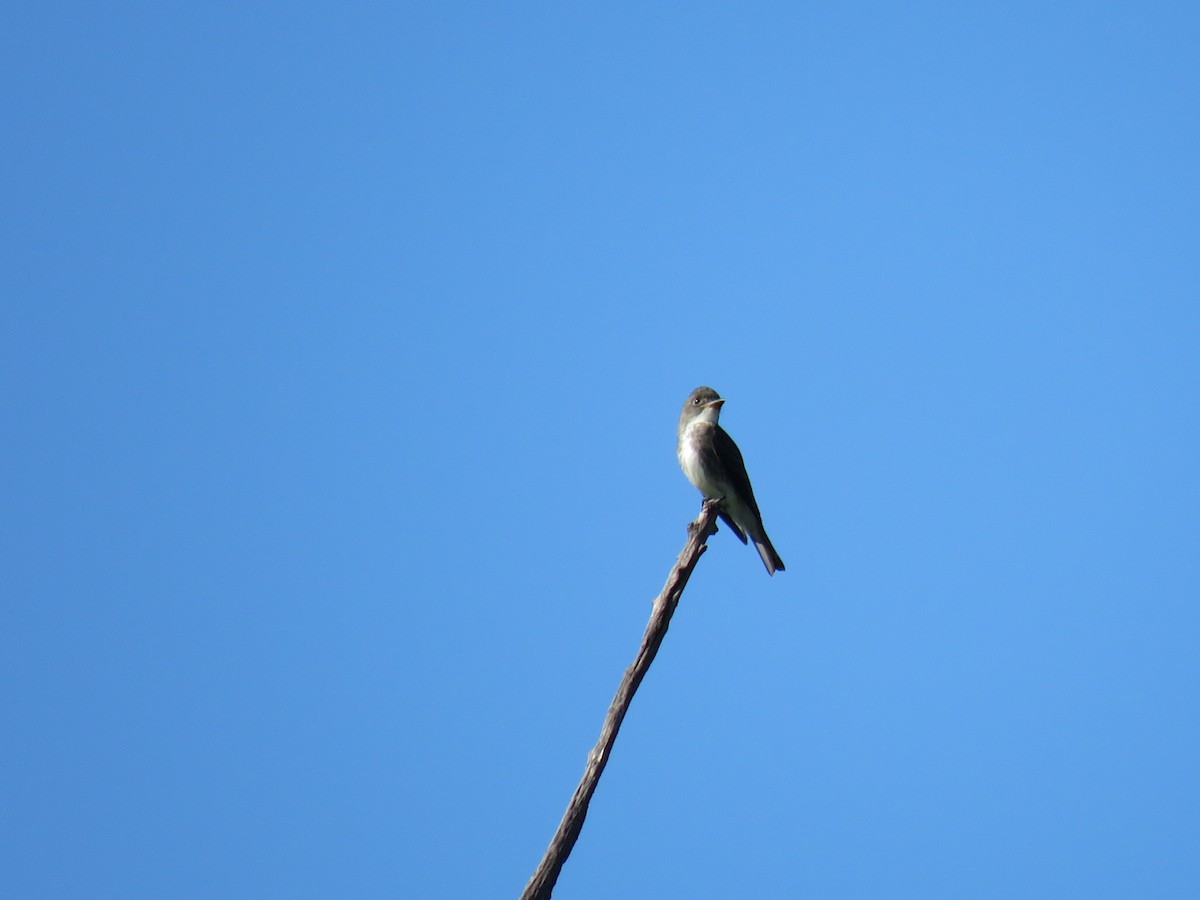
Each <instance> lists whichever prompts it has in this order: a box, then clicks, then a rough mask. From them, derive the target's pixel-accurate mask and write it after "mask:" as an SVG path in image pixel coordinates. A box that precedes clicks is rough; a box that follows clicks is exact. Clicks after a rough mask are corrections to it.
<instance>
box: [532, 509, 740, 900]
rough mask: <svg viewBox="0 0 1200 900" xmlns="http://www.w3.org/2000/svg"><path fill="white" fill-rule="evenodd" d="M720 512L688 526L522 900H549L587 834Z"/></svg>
mask: <svg viewBox="0 0 1200 900" xmlns="http://www.w3.org/2000/svg"><path fill="white" fill-rule="evenodd" d="M719 507H720V501H719V500H705V501H704V505H703V507H702V508H701V510H700V515H699V516H698V517H697V518H696V520H695V521H694V522H689V523H688V539H687V543H686V544H685V545H684V547H683V552H681V553H680V554H679V557H678V559H676V560H675V565H674V566H673V567H672V569H671V574H670V575H668V576H667V583H666V584H665V585H663V589H662V593H660V594H659V595H658V596H657V597H656V598H655V599H654V606H653V608H652V609H651V612H650V621H649V622H648V623H647V625H646V631H645V633H644V634H643V635H642V645H641V646H640V647H639V648H638V652H637V656H636V657H635V658H634V660H633V664H632V665H630V667H629V668H628V669H626V670H625V675H624V677H623V678H622V679H621V684H620V686H619V687H618V688H617V693H616V696H614V697H613V700H612V703H611V704H609V707H608V714H607V715H606V716H605V717H604V727H603V728H601V729H600V739H599V740H598V741H597V742H596V746H595V747H593V748H592V750H591V752H590V753H589V754H588V760H587V766H586V767H585V768H584V770H583V778H581V779H580V781H579V787H577V788H575V794H574V796H572V797H571V802H570V803H569V804H567V811H566V813H564V815H563V817H562V821H561V822H559V824H558V831H556V832H555V833H554V837H553V838H552V839H551V841H550V846H549V847H547V848H546V854H545V855H544V856H543V857H542V861H541V862H540V863H538V867H537V869H535V870H534V873H533V877H532V878H530V879H529V883H528V884H527V885H525V890H524V891H523V892H522V894H521V900H548V898H549V897H550V894H551V892H552V891H553V890H554V884H555V882H557V881H558V875H559V872H561V871H562V867H563V863H565V862H566V861H567V857H568V856H570V855H571V850H572V849H573V848H574V846H575V841H576V840H578V838H579V832H580V831H581V830H583V820H584V818H585V817H586V816H587V811H588V804H589V803H590V802H591V800H592V794H594V793H596V785H597V784H599V782H600V775H601V774H602V773H603V772H604V767H605V765H607V764H608V756H609V753H610V752H612V746H613V743H614V742H615V741H616V739H617V732H618V731H619V730H620V728H621V722H622V721H623V720H624V718H625V713H626V712H628V711H629V704H630V703H631V702H632V701H633V695H634V693H635V692H636V691H637V689H638V685H640V684H641V683H642V678H644V677H645V675H646V671H647V670H648V669H649V668H650V663H652V662H654V657H655V655H656V654H657V653H658V648H659V646H660V645H661V644H662V642H663V638H664V637H665V636H666V634H667V626H668V625H670V624H671V616H672V615H674V614H675V607H677V606H678V605H679V598H680V596H681V595H682V594H683V589H684V588H685V587H686V586H687V583H688V578H690V577H691V574H692V569H694V568H696V563H697V562H699V560H700V556H701V554H703V553H704V550H705V544H706V542H707V541H708V538H709V535H712V534H716V532H717V513H718V511H719Z"/></svg>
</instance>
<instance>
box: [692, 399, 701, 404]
mask: <svg viewBox="0 0 1200 900" xmlns="http://www.w3.org/2000/svg"><path fill="white" fill-rule="evenodd" d="M699 405H700V398H699V397H697V398H696V399H695V400H693V401H692V406H699Z"/></svg>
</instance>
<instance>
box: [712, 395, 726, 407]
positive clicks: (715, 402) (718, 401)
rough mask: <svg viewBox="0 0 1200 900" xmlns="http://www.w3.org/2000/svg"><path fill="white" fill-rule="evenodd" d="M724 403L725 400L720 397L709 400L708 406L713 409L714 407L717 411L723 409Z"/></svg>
mask: <svg viewBox="0 0 1200 900" xmlns="http://www.w3.org/2000/svg"><path fill="white" fill-rule="evenodd" d="M724 402H725V398H724V397H718V398H717V399H716V400H709V401H708V405H709V406H711V407H714V408H715V409H720V408H721V405H722V404H723V403H724Z"/></svg>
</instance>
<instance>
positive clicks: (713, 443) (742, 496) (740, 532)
mask: <svg viewBox="0 0 1200 900" xmlns="http://www.w3.org/2000/svg"><path fill="white" fill-rule="evenodd" d="M724 403H725V401H724V399H722V397H721V395H720V394H718V393H717V392H716V391H714V390H713V389H712V388H710V387H698V388H696V389H695V390H694V391H692V392H691V393H690V394H688V398H687V400H685V401H684V403H683V411H682V412H681V413H680V414H679V443H678V444H677V445H676V453H677V454H678V456H679V465H680V468H682V469H683V474H684V475H686V476H687V480H688V481H690V482H691V483H692V485H693V486H694V487H695V488H696V489H697V490H698V491H700V493H701V494H703V495H704V496H705V497H706V498H708V499H712V500H720V501H721V511H720V513H719V515H720V517H721V521H722V522H724V523H725V524H726V525H728V526H729V529H730V530H731V531H732V532H733V533H734V534H735V535H737V537H738V540H740V541H741V542H742V543H743V544H744V543H746V537H747V535H749V537H750V540H752V541H754V546H755V547H756V548H757V549H758V555H759V556H761V557H762V561H763V565H764V566H766V567H767V574H768V575H774V574H775V573H776V572H782V571H784V566H783V560H782V559H780V558H779V554H778V553H776V552H775V548H774V547H773V546H772V545H771V539H770V538H769V537H767V532H766V529H765V528H763V522H762V513H760V512H759V511H758V503H757V502H756V501H755V499H754V488H752V487H751V486H750V476H749V475H747V474H746V464H745V462H744V461H743V460H742V452H741V451H740V450H738V447H737V444H735V443H734V442H733V438H731V437H730V436H729V435H728V434H727V433H726V432H725V429H724V428H722V427H721V426H720V425H718V424H717V417H718V416H720V414H721V407H722V406H723V405H724Z"/></svg>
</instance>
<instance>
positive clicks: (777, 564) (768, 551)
mask: <svg viewBox="0 0 1200 900" xmlns="http://www.w3.org/2000/svg"><path fill="white" fill-rule="evenodd" d="M754 546H755V547H757V548H758V555H759V556H761V557H762V561H763V565H764V566H766V567H767V574H768V575H774V574H775V573H776V572H782V571H784V568H783V560H782V559H780V558H779V554H778V553H776V552H775V548H774V547H772V546H771V539H770V538H769V537H767V536H766V534H762V535H759V536H758V537H756V538H755V539H754Z"/></svg>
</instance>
